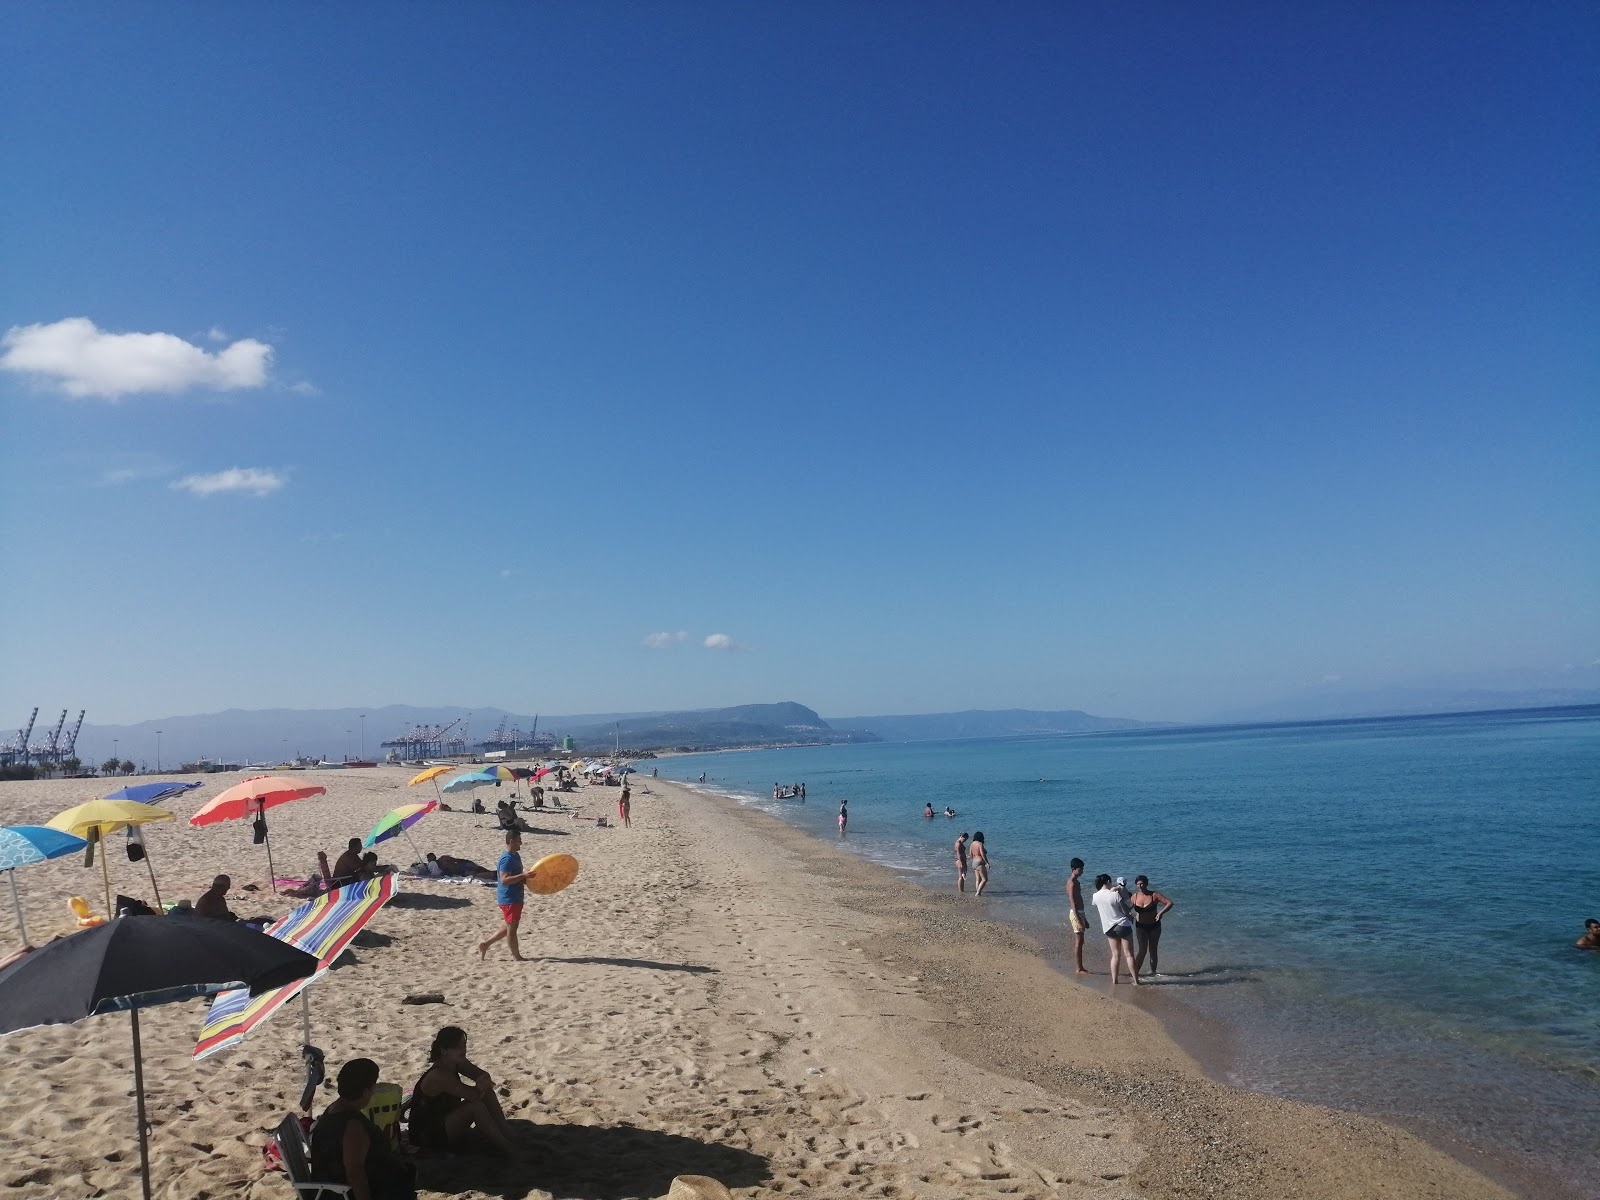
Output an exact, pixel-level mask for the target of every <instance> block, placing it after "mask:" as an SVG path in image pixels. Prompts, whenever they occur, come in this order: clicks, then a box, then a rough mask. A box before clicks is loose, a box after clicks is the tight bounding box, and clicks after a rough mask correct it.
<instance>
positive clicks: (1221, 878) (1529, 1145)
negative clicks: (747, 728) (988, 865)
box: [656, 707, 1600, 1195]
mask: <svg viewBox="0 0 1600 1200" xmlns="http://www.w3.org/2000/svg"><path fill="white" fill-rule="evenodd" d="M656 765H659V767H660V768H661V773H662V774H663V775H664V776H667V777H669V778H672V779H678V780H685V781H693V780H694V779H695V778H696V777H697V776H698V775H699V774H700V772H701V771H705V772H707V774H708V776H709V778H708V786H710V787H712V788H714V789H715V790H718V791H721V792H724V793H727V794H730V795H734V796H737V797H739V798H740V799H741V800H743V801H745V802H747V803H750V804H753V805H757V806H759V807H762V808H766V809H768V810H770V811H773V812H776V813H778V814H779V815H781V816H783V817H784V818H785V819H787V820H790V821H792V822H794V823H795V824H798V825H800V826H802V827H804V828H807V829H810V830H812V831H813V832H815V833H817V834H818V835H819V836H824V837H829V838H835V837H837V836H838V835H837V832H836V826H835V820H836V814H837V811H838V805H839V802H840V801H841V800H848V801H849V806H850V824H849V829H848V833H847V835H846V836H845V838H844V841H845V842H846V844H847V845H848V846H849V847H850V848H851V849H852V850H854V851H856V852H858V853H861V854H864V855H866V856H868V857H870V858H872V859H875V860H877V861H879V862H882V863H885V864H887V865H889V866H892V867H894V868H896V869H898V870H901V871H903V872H905V873H907V874H908V875H909V876H910V877H911V878H913V879H916V880H917V881H919V882H923V883H926V884H928V885H929V886H934V887H940V888H949V887H952V886H953V875H952V873H951V870H950V868H949V865H948V864H949V862H950V850H949V846H950V843H951V842H952V841H953V840H954V838H955V835H956V833H957V832H958V831H960V830H962V829H965V830H969V831H974V830H980V829H981V830H982V831H983V832H984V835H985V838H986V840H987V843H988V845H989V847H990V851H991V856H992V858H993V860H994V864H995V866H994V872H993V882H992V885H991V887H992V890H993V892H994V895H993V897H992V899H991V898H986V899H985V900H983V901H974V903H975V904H982V905H983V906H984V908H985V910H986V911H988V912H989V913H990V914H991V915H993V916H996V917H998V918H999V919H1002V920H1010V921H1014V922H1017V923H1020V924H1023V925H1027V926H1029V927H1031V928H1034V929H1035V930H1043V931H1045V932H1046V936H1047V938H1048V939H1049V941H1050V942H1051V943H1052V944H1055V943H1059V944H1060V945H1061V946H1063V947H1064V939H1061V938H1059V937H1058V936H1057V931H1058V930H1059V927H1060V923H1061V921H1062V919H1063V914H1064V911H1065V910H1064V901H1063V897H1062V892H1061V887H1062V883H1063V881H1064V879H1065V877H1066V872H1067V861H1068V860H1069V859H1070V858H1072V857H1073V856H1074V855H1076V856H1078V857H1081V858H1083V859H1084V860H1085V861H1086V862H1087V864H1088V870H1087V874H1088V875H1089V876H1090V877H1091V878H1092V877H1093V876H1094V875H1095V874H1096V873H1098V872H1100V871H1105V872H1107V873H1109V874H1112V875H1125V876H1127V877H1128V879H1129V881H1130V882H1131V881H1132V878H1133V876H1134V875H1136V874H1141V873H1142V874H1148V875H1149V876H1150V878H1151V880H1152V886H1154V887H1155V888H1157V889H1158V890H1160V891H1162V892H1165V893H1166V894H1167V895H1169V896H1170V897H1172V898H1173V899H1174V900H1176V901H1177V903H1178V907H1177V908H1176V909H1175V910H1174V911H1173V913H1172V915H1171V917H1170V918H1169V923H1168V924H1166V925H1165V927H1164V928H1165V932H1164V936H1163V940H1162V945H1161V956H1162V959H1161V964H1162V968H1163V972H1164V973H1169V974H1171V975H1173V976H1174V978H1173V979H1172V980H1171V981H1170V983H1164V984H1162V985H1160V986H1159V988H1158V989H1150V992H1151V994H1150V995H1149V996H1145V995H1141V997H1140V1002H1141V1003H1144V1004H1146V1005H1147V1006H1149V1007H1151V1008H1153V1009H1155V1010H1156V1011H1158V1012H1159V1013H1161V1014H1162V1015H1165V1016H1168V1017H1173V1018H1179V1017H1181V1016H1182V1013H1181V1012H1178V1011H1175V1010H1174V1007H1173V1006H1181V1008H1182V1009H1184V1010H1188V1011H1191V1012H1192V1013H1195V1014H1199V1015H1201V1016H1203V1017H1205V1018H1208V1019H1209V1020H1210V1021H1211V1022H1221V1023H1223V1025H1224V1027H1225V1028H1227V1029H1228V1030H1229V1031H1230V1032H1229V1036H1228V1038H1227V1039H1226V1040H1228V1041H1229V1042H1231V1043H1232V1044H1233V1045H1234V1047H1235V1050H1236V1053H1234V1054H1232V1055H1230V1056H1229V1061H1228V1063H1227V1065H1226V1066H1225V1068H1224V1073H1225V1074H1226V1075H1228V1077H1230V1078H1231V1079H1233V1080H1234V1081H1235V1082H1238V1083H1241V1084H1244V1085H1246V1086H1250V1087H1255V1088H1259V1089H1261V1090H1265V1091H1272V1092H1277V1093H1280V1094H1285V1095H1292V1096H1296V1097H1299V1098H1303V1099H1310V1100H1315V1101H1318V1102H1322V1103H1331V1104H1336V1105H1340V1106H1344V1107H1351V1108H1356V1109H1360V1110H1364V1111H1369V1112H1377V1113H1382V1114H1386V1115H1389V1116H1391V1117H1394V1118H1397V1119H1401V1120H1403V1121H1409V1122H1410V1123H1411V1124H1413V1126H1414V1127H1416V1128H1418V1129H1420V1130H1422V1131H1423V1132H1426V1133H1428V1134H1429V1135H1430V1136H1432V1137H1434V1138H1435V1140H1437V1141H1440V1142H1442V1143H1447V1144H1448V1143H1451V1142H1452V1141H1458V1142H1459V1143H1460V1144H1461V1145H1462V1146H1470V1145H1479V1146H1481V1145H1482V1144H1483V1141H1484V1139H1485V1137H1488V1138H1490V1139H1492V1143H1491V1144H1492V1145H1493V1147H1494V1148H1495V1149H1496V1151H1504V1153H1505V1154H1506V1155H1508V1156H1510V1159H1511V1160H1513V1161H1512V1167H1513V1169H1514V1171H1515V1170H1516V1169H1521V1168H1524V1167H1525V1168H1526V1169H1527V1170H1529V1171H1532V1172H1535V1173H1536V1174H1537V1175H1539V1176H1540V1177H1541V1181H1545V1182H1547V1181H1549V1180H1547V1179H1544V1178H1543V1177H1546V1176H1554V1182H1556V1183H1557V1184H1558V1185H1559V1187H1558V1190H1564V1191H1567V1192H1568V1193H1569V1194H1573V1195H1595V1194H1600V1193H1597V1192H1596V1191H1595V1190H1594V1189H1595V1188H1596V1187H1597V1185H1596V1183H1595V1180H1596V1179H1600V1160H1597V1159H1596V1157H1595V1155H1594V1151H1593V1150H1592V1149H1590V1148H1589V1147H1591V1146H1592V1144H1593V1133H1592V1131H1593V1129H1594V1128H1596V1127H1600V954H1596V953H1586V952H1584V951H1579V950H1576V949H1574V948H1573V947H1572V942H1573V941H1574V939H1576V938H1577V936H1578V935H1579V934H1580V933H1581V932H1582V930H1583V919H1584V918H1585V917H1589V916H1600V851H1597V847H1600V829H1597V827H1596V826H1597V821H1596V818H1597V816H1600V707H1587V708H1579V709H1564V710H1546V711H1539V712H1532V713H1485V714H1466V715H1454V716H1443V717H1420V718H1402V719H1393V720H1371V721H1352V722H1323V723H1316V724H1305V725H1291V726H1283V725H1280V726H1262V727H1228V728H1212V729H1189V730H1165V731H1149V732H1144V731H1134V732H1124V733H1114V734H1093V735H1079V736H1072V737H1049V738H1018V739H1002V740H983V741H969V742H945V743H910V744H905V743H902V744H893V745H887V744H880V745H868V746H833V747H820V748H808V749H795V750H778V751H746V752H740V753H736V754H718V755H704V756H695V757H686V758H673V759H666V760H663V761H662V762H661V763H659V764H656ZM801 780H803V781H805V782H806V784H807V800H806V802H805V803H804V804H802V803H799V802H797V801H774V800H773V799H772V785H773V783H774V782H775V781H776V782H780V783H783V784H789V783H793V782H796V781H801ZM926 801H931V802H932V803H933V806H934V808H935V810H937V811H942V810H943V809H944V807H945V806H946V805H949V806H950V807H952V808H954V809H956V810H957V812H958V814H959V816H958V819H956V820H946V819H944V818H942V817H941V818H938V819H936V820H933V821H927V820H924V819H923V818H922V815H921V814H922V806H923V804H924V802H926ZM1090 945H1091V958H1090V962H1091V965H1094V961H1095V960H1094V955H1096V954H1101V955H1102V958H1103V954H1102V952H1101V948H1100V947H1101V940H1100V939H1098V938H1094V939H1091V943H1090ZM1158 992H1159V994H1156V993H1158ZM1163 1006H1166V1007H1163ZM1508 1112H1509V1113H1510V1114H1511V1115H1510V1116H1509V1117H1508V1115H1507V1114H1508ZM1569 1134H1570V1136H1568V1135H1569ZM1519 1163H1520V1167H1519V1166H1518V1164H1519ZM1523 1182H1524V1183H1525V1182H1526V1180H1525V1179H1524V1180H1523Z"/></svg>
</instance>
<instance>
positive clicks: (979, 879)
mask: <svg viewBox="0 0 1600 1200" xmlns="http://www.w3.org/2000/svg"><path fill="white" fill-rule="evenodd" d="M967 857H968V858H969V860H970V861H971V863H972V882H973V883H975V884H977V885H978V886H977V887H975V888H973V889H972V894H973V895H974V896H981V895H983V889H984V888H986V887H988V886H989V847H988V846H986V845H984V844H983V830H981V829H980V830H978V831H977V832H976V833H974V834H973V835H972V841H971V842H970V843H969V844H968V845H967Z"/></svg>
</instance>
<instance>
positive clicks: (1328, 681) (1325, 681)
mask: <svg viewBox="0 0 1600 1200" xmlns="http://www.w3.org/2000/svg"><path fill="white" fill-rule="evenodd" d="M1318 682H1319V683H1321V684H1322V686H1323V687H1332V686H1333V685H1334V684H1336V683H1343V682H1344V676H1343V675H1324V676H1323V677H1322V678H1321V679H1320V680H1318Z"/></svg>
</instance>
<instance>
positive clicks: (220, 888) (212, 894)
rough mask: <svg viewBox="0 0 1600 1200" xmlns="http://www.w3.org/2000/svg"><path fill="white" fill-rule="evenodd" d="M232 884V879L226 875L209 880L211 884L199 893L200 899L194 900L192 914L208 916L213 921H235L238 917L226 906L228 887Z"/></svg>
mask: <svg viewBox="0 0 1600 1200" xmlns="http://www.w3.org/2000/svg"><path fill="white" fill-rule="evenodd" d="M232 886H233V880H231V879H229V878H228V877H227V876H226V875H218V876H217V877H216V878H215V879H213V880H212V881H211V886H210V887H208V888H207V889H206V890H205V891H203V892H201V893H200V899H198V900H196V901H195V902H194V915H195V916H197V917H210V918H211V919H212V920H213V921H237V920H238V919H239V918H238V917H236V916H234V914H233V913H232V912H231V911H230V910H229V908H228V889H229V888H231V887H232Z"/></svg>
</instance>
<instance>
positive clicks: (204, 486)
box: [172, 467, 289, 499]
mask: <svg viewBox="0 0 1600 1200" xmlns="http://www.w3.org/2000/svg"><path fill="white" fill-rule="evenodd" d="M288 482H289V477H288V476H287V475H285V474H284V473H283V472H281V471H271V470H268V469H266V468H265V467H229V468H228V469H227V470H226V471H216V472H213V473H212V474H210V475H185V476H184V477H183V478H182V479H179V480H177V481H176V482H174V483H173V484H172V487H173V488H174V489H175V490H177V491H180V492H188V493H189V494H190V495H193V496H216V495H220V494H223V493H227V492H238V493H241V494H243V495H246V496H254V497H256V498H257V499H260V498H262V497H264V496H270V495H272V493H273V492H276V491H278V490H279V489H281V488H282V487H283V485H284V484H286V483H288Z"/></svg>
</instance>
